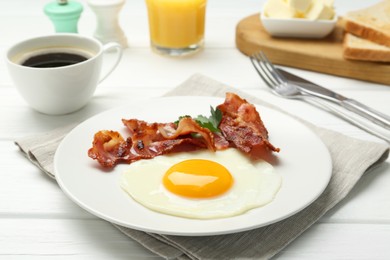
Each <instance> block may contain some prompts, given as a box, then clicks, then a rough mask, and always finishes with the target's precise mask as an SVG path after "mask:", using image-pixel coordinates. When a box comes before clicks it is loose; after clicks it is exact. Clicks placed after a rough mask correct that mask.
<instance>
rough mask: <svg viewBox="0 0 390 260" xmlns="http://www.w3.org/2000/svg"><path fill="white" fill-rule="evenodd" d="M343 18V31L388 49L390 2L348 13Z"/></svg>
mask: <svg viewBox="0 0 390 260" xmlns="http://www.w3.org/2000/svg"><path fill="white" fill-rule="evenodd" d="M344 18H345V31H347V32H349V33H352V34H354V35H356V36H359V37H361V38H364V39H367V40H370V41H373V42H376V43H378V44H382V45H386V46H389V47H390V0H383V1H381V2H379V3H378V4H375V5H373V6H370V7H367V8H364V9H361V10H357V11H353V12H349V13H347V14H346V15H345V17H344Z"/></svg>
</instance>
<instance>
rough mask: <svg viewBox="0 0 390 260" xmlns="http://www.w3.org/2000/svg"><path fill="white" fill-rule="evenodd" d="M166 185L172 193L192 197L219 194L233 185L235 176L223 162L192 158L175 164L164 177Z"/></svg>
mask: <svg viewBox="0 0 390 260" xmlns="http://www.w3.org/2000/svg"><path fill="white" fill-rule="evenodd" d="M163 184H164V186H165V187H166V188H167V189H168V190H169V191H170V192H172V193H174V194H177V195H181V196H185V197H190V198H209V197H214V196H218V195H220V194H222V193H224V192H226V191H227V190H229V188H230V187H231V186H232V184H233V177H232V175H231V174H230V172H229V171H228V170H227V169H226V168H225V167H224V166H222V165H221V164H219V163H216V162H213V161H209V160H203V159H191V160H186V161H182V162H179V163H177V164H175V165H173V166H172V167H171V168H169V169H168V171H167V172H166V173H165V175H164V177H163Z"/></svg>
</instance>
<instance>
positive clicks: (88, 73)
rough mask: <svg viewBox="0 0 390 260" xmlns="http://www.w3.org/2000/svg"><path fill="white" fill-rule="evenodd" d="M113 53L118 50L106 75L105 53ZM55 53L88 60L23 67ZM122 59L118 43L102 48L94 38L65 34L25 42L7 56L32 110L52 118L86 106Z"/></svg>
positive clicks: (13, 48)
mask: <svg viewBox="0 0 390 260" xmlns="http://www.w3.org/2000/svg"><path fill="white" fill-rule="evenodd" d="M111 50H115V54H116V59H115V61H114V62H113V65H112V66H111V67H110V69H108V70H107V72H106V73H105V74H104V75H103V74H102V63H103V53H105V52H108V51H111ZM55 52H64V53H72V54H78V55H81V56H84V57H86V58H87V60H85V61H81V62H79V63H76V64H73V65H67V66H61V67H49V68H39V67H29V66H25V65H22V64H23V63H24V62H25V61H26V60H28V59H29V58H31V57H34V56H37V55H42V54H47V53H55ZM111 55H114V54H111ZM121 57H122V48H121V46H120V45H119V44H118V43H107V44H105V45H102V44H101V43H100V42H99V41H98V40H96V39H94V38H91V37H86V36H82V35H79V34H65V33H64V34H53V35H48V36H42V37H36V38H31V39H28V40H24V41H22V42H20V43H17V44H15V45H13V46H12V47H11V48H10V49H9V50H8V51H7V53H6V60H7V66H8V70H9V73H10V75H11V78H12V79H13V81H14V83H15V85H16V88H17V90H18V91H19V93H20V94H21V95H22V97H23V98H24V99H25V101H26V102H27V103H28V104H29V105H30V106H31V107H32V108H34V109H35V110H37V111H39V112H42V113H45V114H50V115H62V114H68V113H71V112H74V111H77V110H79V109H80V108H82V107H83V106H85V105H86V104H87V103H88V101H89V100H90V99H91V97H92V96H93V94H94V92H95V89H96V86H97V85H98V84H99V83H100V82H102V81H103V80H104V79H105V78H106V77H107V76H108V75H109V74H110V73H111V72H112V71H113V70H114V69H115V68H116V66H117V65H118V63H119V61H120V59H121Z"/></svg>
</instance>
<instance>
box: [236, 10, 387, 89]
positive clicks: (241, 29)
mask: <svg viewBox="0 0 390 260" xmlns="http://www.w3.org/2000/svg"><path fill="white" fill-rule="evenodd" d="M342 40H343V26H342V22H341V21H340V22H339V24H338V25H337V26H336V28H335V30H334V31H333V32H332V33H331V34H330V35H328V36H327V37H326V38H323V39H298V38H276V37H271V36H270V35H269V34H268V33H267V32H266V31H265V29H264V27H263V26H262V24H261V21H260V17H259V14H255V15H252V16H249V17H247V18H244V19H243V20H241V21H240V22H239V23H238V25H237V28H236V45H237V48H238V49H239V50H240V51H241V52H242V53H244V54H245V55H248V56H249V55H252V54H253V53H256V52H258V51H260V50H262V51H264V52H265V54H266V55H267V57H268V58H269V59H270V60H271V61H272V62H274V63H275V64H280V65H285V66H290V67H296V68H301V69H306V70H313V71H318V72H322V73H327V74H332V75H337V76H343V77H349V78H354V79H360V80H366V81H371V82H377V83H382V84H385V85H390V64H389V63H380V62H367V61H349V60H346V59H344V58H343V46H342Z"/></svg>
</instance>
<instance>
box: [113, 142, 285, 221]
mask: <svg viewBox="0 0 390 260" xmlns="http://www.w3.org/2000/svg"><path fill="white" fill-rule="evenodd" d="M188 159H206V160H211V161H214V162H217V163H220V164H222V165H223V166H224V167H225V168H227V169H228V170H229V172H230V173H231V175H232V176H233V179H234V183H233V186H232V187H231V188H230V189H229V190H228V191H226V192H225V193H223V194H221V195H219V196H216V197H212V198H206V199H205V198H202V199H196V198H195V199H194V198H186V197H182V196H179V195H176V194H174V193H172V192H170V191H168V190H167V189H166V188H165V187H164V185H163V184H162V178H163V176H164V174H165V172H166V171H167V170H168V169H169V168H170V167H171V166H172V165H174V164H176V163H179V162H181V161H184V160H188ZM281 183H282V178H281V176H280V175H278V174H276V173H275V172H274V168H273V166H272V165H270V164H269V163H267V162H265V161H263V160H259V161H255V162H252V161H251V160H250V159H249V158H247V157H246V156H245V155H243V154H242V153H241V152H239V151H238V150H236V149H233V148H232V149H227V150H222V151H217V152H210V151H207V150H202V151H195V152H189V153H188V152H187V153H177V154H171V155H163V156H157V157H155V158H153V159H150V160H140V161H137V162H135V163H132V164H131V165H129V168H128V169H127V170H126V171H125V172H124V174H123V175H122V177H121V180H120V185H121V187H122V189H123V190H125V191H126V192H127V193H128V194H129V195H130V196H131V197H132V198H133V199H134V200H136V201H137V202H138V203H140V204H142V205H143V206H145V207H147V208H149V209H151V210H154V211H157V212H160V213H164V214H169V215H174V216H179V217H186V218H196V219H213V218H225V217H230V216H235V215H239V214H242V213H244V212H246V211H248V210H250V209H253V208H257V207H261V206H264V205H266V204H268V203H270V202H271V201H272V200H273V199H274V197H275V196H276V194H277V192H278V190H279V189H280V187H281Z"/></svg>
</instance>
